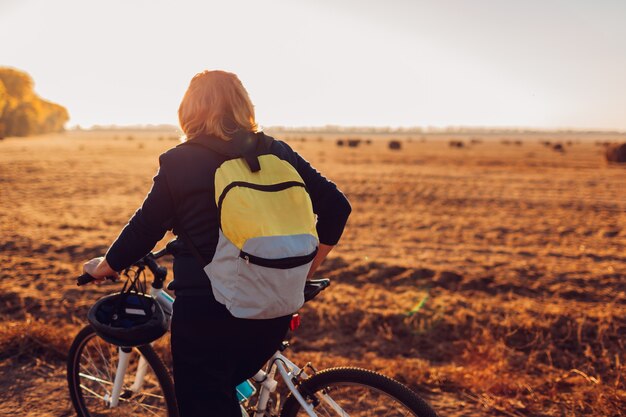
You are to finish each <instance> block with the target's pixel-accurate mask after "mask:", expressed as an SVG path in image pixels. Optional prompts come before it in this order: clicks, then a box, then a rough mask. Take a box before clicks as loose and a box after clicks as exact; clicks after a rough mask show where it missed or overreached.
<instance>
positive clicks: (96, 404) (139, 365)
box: [67, 326, 178, 417]
mask: <svg viewBox="0 0 626 417" xmlns="http://www.w3.org/2000/svg"><path fill="white" fill-rule="evenodd" d="M118 356H119V355H118V347H117V346H115V345H112V344H110V343H108V342H106V341H104V340H103V339H101V338H100V337H98V336H97V335H96V333H95V331H94V330H93V328H92V327H91V326H86V327H84V328H83V329H82V330H81V331H80V332H79V333H78V335H77V336H76V338H75V339H74V342H73V343H72V347H71V348H70V352H69V355H68V359H67V382H68V384H69V389H70V397H71V399H72V404H73V405H74V408H75V409H76V413H77V415H78V416H79V417H95V416H152V417H153V416H164V417H178V410H177V406H176V396H175V393H174V385H173V383H172V379H171V377H170V374H169V372H168V371H167V369H166V367H165V365H164V364H163V361H161V359H160V358H159V356H158V355H157V354H156V352H155V351H154V349H153V348H152V347H151V346H150V345H145V346H139V347H138V348H133V349H132V351H131V356H130V361H129V364H128V369H127V370H126V373H125V375H124V383H123V385H122V392H121V395H120V398H119V403H118V405H117V406H116V407H111V406H110V397H111V391H112V388H113V381H114V379H115V372H116V369H117V362H118ZM142 358H143V359H142ZM144 371H145V376H143V378H141V375H142V374H143V373H144ZM137 375H139V377H137Z"/></svg>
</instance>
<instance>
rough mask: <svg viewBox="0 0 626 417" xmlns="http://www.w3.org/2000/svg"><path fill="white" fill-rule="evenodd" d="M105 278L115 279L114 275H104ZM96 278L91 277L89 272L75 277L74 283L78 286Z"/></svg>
mask: <svg viewBox="0 0 626 417" xmlns="http://www.w3.org/2000/svg"><path fill="white" fill-rule="evenodd" d="M105 279H108V280H109V281H115V280H116V279H117V278H115V277H105ZM95 280H96V278H94V277H92V276H91V275H89V274H82V275H81V276H79V277H78V278H76V285H78V286H79V287H80V286H82V285H85V284H89V283H90V282H92V281H95Z"/></svg>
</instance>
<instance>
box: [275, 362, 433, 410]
mask: <svg viewBox="0 0 626 417" xmlns="http://www.w3.org/2000/svg"><path fill="white" fill-rule="evenodd" d="M342 387H355V388H354V391H355V392H356V393H357V394H359V395H358V398H354V396H353V395H347V396H346V395H345V394H344V395H341V394H342V393H341V392H340V391H339V389H341V388H342ZM365 389H372V390H373V391H374V393H375V394H376V393H381V394H384V396H385V397H386V398H387V399H393V400H395V402H396V403H397V404H399V405H401V406H402V407H403V408H404V410H406V411H410V412H411V413H412V415H413V416H415V417H437V413H436V412H435V411H434V410H433V409H432V408H431V407H430V405H428V403H427V402H426V401H424V400H423V399H422V398H420V397H419V396H418V395H417V394H415V393H414V392H413V391H411V390H410V389H409V388H407V387H406V386H404V385H403V384H401V383H400V382H398V381H396V380H394V379H391V378H389V377H387V376H385V375H382V374H379V373H377V372H373V371H369V370H367V369H361V368H353V367H341V368H330V369H326V370H323V371H320V372H318V373H316V374H315V375H313V376H312V377H310V378H308V379H306V380H304V381H302V382H301V383H300V384H299V385H298V391H299V392H300V394H302V396H303V397H304V399H305V400H306V401H307V402H308V403H314V404H315V403H317V405H315V407H316V408H315V410H316V413H318V414H319V415H321V416H327V415H333V416H334V415H341V414H339V413H337V412H328V410H332V408H331V407H329V406H328V405H326V404H324V403H323V401H321V399H320V396H319V394H320V391H321V390H324V391H326V392H328V393H329V395H330V397H331V398H332V399H333V400H334V401H336V402H337V403H338V404H339V405H340V406H341V407H342V409H344V411H345V409H348V410H349V411H348V412H347V415H350V416H351V417H358V416H359V415H364V416H383V415H387V414H382V412H381V409H380V408H381V407H387V405H386V404H383V403H381V401H382V399H381V400H379V401H378V402H377V400H376V399H374V398H373V397H372V396H371V395H362V394H361V393H360V391H359V390H361V391H363V390H365ZM333 391H335V393H334V394H333ZM373 402H374V403H375V404H374V403H373ZM319 407H324V408H322V409H318V408H319ZM324 410H327V412H326V413H323V411H324ZM299 411H300V414H298V412H299ZM392 415H396V414H392ZM397 415H409V413H407V412H401V413H397ZM296 416H307V413H306V411H304V410H303V409H302V407H301V406H300V403H299V402H298V400H296V398H295V397H294V396H293V395H292V394H289V396H288V397H287V399H286V401H285V404H284V405H283V408H282V411H281V417H296Z"/></svg>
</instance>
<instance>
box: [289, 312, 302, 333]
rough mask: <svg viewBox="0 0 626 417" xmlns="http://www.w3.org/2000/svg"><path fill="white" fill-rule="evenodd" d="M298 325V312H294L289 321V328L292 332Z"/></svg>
mask: <svg viewBox="0 0 626 417" xmlns="http://www.w3.org/2000/svg"><path fill="white" fill-rule="evenodd" d="M298 327H300V314H297V313H296V314H294V315H293V316H291V322H290V323H289V329H290V330H291V331H292V332H293V331H294V330H296V329H297V328H298Z"/></svg>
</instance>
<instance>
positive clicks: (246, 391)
mask: <svg viewBox="0 0 626 417" xmlns="http://www.w3.org/2000/svg"><path fill="white" fill-rule="evenodd" d="M235 389H236V390H237V400H239V402H240V403H243V402H245V401H246V400H247V399H248V398H250V397H252V395H253V394H254V393H255V392H256V389H255V388H254V385H252V384H251V383H250V381H248V380H247V379H246V380H245V381H243V382H242V383H241V384H239V385H237V387H236V388H235Z"/></svg>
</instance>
